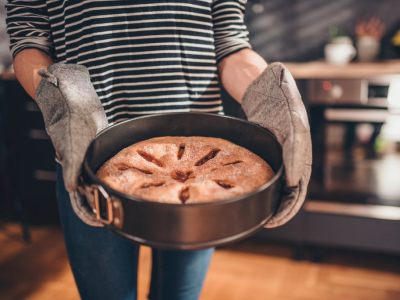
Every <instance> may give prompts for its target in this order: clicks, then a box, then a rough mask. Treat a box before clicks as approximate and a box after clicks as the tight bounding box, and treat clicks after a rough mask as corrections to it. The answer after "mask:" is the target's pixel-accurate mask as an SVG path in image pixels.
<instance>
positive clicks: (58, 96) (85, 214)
mask: <svg viewBox="0 0 400 300" xmlns="http://www.w3.org/2000/svg"><path fill="white" fill-rule="evenodd" d="M39 75H41V76H42V80H41V81H40V83H39V86H38V88H37V90H36V94H35V99H36V102H37V104H38V105H39V108H40V110H41V112H42V114H43V118H44V123H45V127H46V131H47V133H48V135H49V136H50V138H51V141H52V143H53V145H54V148H55V150H56V154H57V159H58V161H59V162H60V164H61V166H62V171H63V178H64V183H65V188H66V190H67V191H68V192H69V193H70V198H71V202H72V207H73V208H74V211H75V213H76V214H77V215H78V217H80V218H81V219H82V220H83V221H84V222H86V223H87V224H89V225H98V222H97V221H95V216H94V214H93V212H92V211H91V209H90V208H89V207H88V206H87V205H85V201H84V199H83V198H82V197H81V195H80V194H79V193H78V192H77V187H78V178H79V175H80V173H81V168H82V163H83V159H84V156H85V153H86V150H87V148H88V147H89V144H90V143H91V142H92V140H93V139H94V137H95V135H96V134H97V133H98V132H99V131H101V130H102V129H104V128H106V127H107V125H108V121H107V117H106V115H105V112H104V109H103V106H102V104H101V102H100V99H99V98H98V96H97V94H96V91H95V90H94V88H93V85H92V83H91V81H90V76H89V72H88V70H87V69H86V67H84V66H82V65H73V64H60V63H57V64H53V65H51V66H50V67H49V68H48V69H41V70H40V71H39Z"/></svg>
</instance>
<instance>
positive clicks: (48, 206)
mask: <svg viewBox="0 0 400 300" xmlns="http://www.w3.org/2000/svg"><path fill="white" fill-rule="evenodd" d="M5 2H6V1H5V0H0V73H1V71H2V70H5V72H4V73H3V75H2V77H1V80H0V151H1V152H0V179H1V181H0V187H1V191H0V197H1V198H0V225H1V226H0V243H1V244H2V245H1V248H2V249H6V250H3V251H1V250H0V295H10V296H9V297H7V299H47V298H48V299H52V298H54V297H56V296H55V295H57V298H58V299H60V300H61V299H64V298H61V296H60V295H64V296H65V299H76V298H77V293H76V289H75V287H74V283H73V279H72V275H71V273H70V271H69V267H68V265H67V261H66V254H65V250H64V248H63V242H62V236H61V233H60V229H59V228H58V227H57V225H54V224H57V218H58V216H57V208H56V202H55V199H54V195H55V188H54V184H55V183H54V173H53V168H54V167H55V164H54V161H53V160H52V157H53V152H52V148H51V144H50V142H49V141H48V140H46V136H45V134H43V129H42V128H41V126H42V125H41V120H40V112H38V111H36V110H35V107H34V106H33V105H32V101H31V100H29V98H28V97H27V96H26V95H25V94H24V92H23V91H22V89H21V87H20V86H19V84H18V83H17V82H16V81H15V78H14V77H13V76H12V74H11V73H10V72H9V70H10V69H9V67H10V65H11V63H12V60H11V57H10V54H9V50H8V36H7V34H6V32H5V22H4V19H5V9H4V4H5ZM399 12H400V1H399V0H380V1H377V0H336V1H326V0H280V1H273V0H249V2H248V3H247V12H246V16H245V21H246V24H247V26H248V29H249V32H250V42H251V44H252V46H253V49H254V50H255V51H257V52H258V53H259V54H260V55H262V56H263V57H264V58H265V59H266V60H267V61H268V62H273V61H282V62H288V64H287V65H288V67H289V69H290V70H291V71H292V72H293V74H294V76H295V78H296V79H297V82H298V85H299V88H300V91H301V93H302V96H303V100H304V101H305V103H306V105H307V108H308V111H309V114H310V121H311V129H312V133H313V141H314V157H315V161H314V169H313V172H314V177H313V179H312V181H311V184H310V194H309V199H308V201H307V203H306V204H305V205H304V208H303V210H302V211H301V212H300V213H299V214H298V216H296V218H294V219H293V220H292V221H291V222H289V223H288V224H287V225H285V226H283V227H281V228H278V229H274V230H263V231H261V232H260V233H259V234H258V235H257V236H256V237H253V238H252V239H250V240H248V241H245V242H241V243H239V244H237V245H233V246H230V247H228V248H224V249H219V250H217V252H216V255H215V257H214V260H213V263H212V265H211V269H210V274H209V276H208V278H207V280H206V284H205V289H204V292H203V295H202V298H201V299H204V300H205V299H207V300H208V299H296V300H300V299H338V298H345V299H400V238H399V237H400V211H399V210H400V208H399V207H400V191H399V188H398V187H400V181H399V180H400V174H399V172H398V171H397V172H396V170H395V169H396V168H397V166H399V167H398V169H399V170H400V164H399V161H400V160H399V159H398V158H399V149H400V147H399V141H396V140H391V141H384V138H382V134H381V133H382V131H383V129H382V128H388V126H386V127H385V126H384V125H385V124H386V123H388V122H387V118H388V117H389V116H391V117H393V116H394V117H396V113H395V112H394V113H393V112H390V109H389V108H388V105H387V98H388V97H389V95H388V93H389V86H390V85H391V84H392V90H394V87H395V84H393V83H392V82H397V83H398V82H400V81H398V77H396V76H397V75H400V51H398V49H396V48H395V47H394V46H393V41H392V38H393V37H394V36H395V35H396V33H397V31H398V30H400V13H399ZM371 17H375V18H377V19H379V20H380V21H381V22H382V23H383V24H384V26H385V30H384V31H383V36H382V38H381V39H380V51H379V53H378V56H377V58H376V59H374V60H373V61H372V62H364V63H361V62H358V57H355V59H354V61H353V62H352V63H350V64H343V65H332V64H326V63H325V62H324V58H325V53H324V49H325V46H326V45H327V44H329V43H332V41H333V39H332V37H333V36H335V37H337V36H349V37H350V38H351V39H352V43H353V44H354V45H355V46H357V45H356V40H357V38H356V34H355V27H356V25H357V22H358V21H359V20H369V19H370V18H371ZM399 45H400V43H399ZM2 66H3V67H2ZM386 70H387V71H386ZM321 74H322V75H321ZM378 75H379V76H378ZM396 80H397V81H396ZM398 85H399V84H398ZM398 85H397V86H398ZM363 88H365V89H366V90H365V91H364V92H365V93H366V95H364V96H363V95H361V94H362V93H363V92H355V91H360V90H362V89H363ZM399 90H400V89H399ZM337 91H340V93H339V95H337V94H333V92H335V93H336V92H337ZM396 95H397V94H396ZM399 95H400V94H399ZM363 97H364V98H365V97H366V98H368V99H369V100H368V101H366V98H365V99H364V98H363ZM399 97H400V96H399ZM224 98H225V99H224V101H225V105H226V112H227V114H233V115H239V116H241V115H242V113H241V112H240V109H239V107H238V105H237V104H235V102H234V101H233V100H232V99H230V97H229V96H228V95H226V94H224ZM382 103H383V104H382ZM395 119H396V118H394V120H395ZM391 120H393V118H391ZM392 123H393V122H392ZM394 124H395V125H394V126H393V124H392V125H391V128H392V130H393V131H395V132H400V126H399V124H400V123H399V122H396V121H394ZM396 124H397V125H396ZM385 145H386V146H385ZM6 146H7V147H8V151H7V156H5V153H6V151H5V147H6ZM389 148H390V149H389ZM10 149H20V150H16V151H10ZM18 151H19V152H18ZM15 157H18V159H15ZM48 157H50V159H48ZM6 159H7V164H9V165H10V166H11V165H12V166H13V168H12V169H13V171H12V172H10V171H9V170H10V168H8V171H7V170H6V169H5V163H3V162H4V161H5V160H6ZM32 174H33V176H32ZM382 182H384V184H383V185H382V184H380V185H379V183H382ZM382 186H383V187H384V192H383V193H382ZM387 195H389V196H387ZM20 224H21V225H22V226H20ZM21 228H22V230H21ZM3 245H4V246H3ZM33 257H35V259H32V258H33ZM32 261H35V262H36V263H33V262H32ZM142 261H143V264H142V265H141V267H140V270H139V282H140V284H139V287H143V288H141V291H140V292H139V295H140V297H144V295H145V291H146V289H147V287H146V284H147V283H148V273H146V272H148V268H149V252H148V250H145V251H143V252H142ZM233 261H234V262H235V263H234V264H233V263H232V262H233ZM233 265H234V266H233ZM239 281H240V282H241V284H238V285H237V287H236V288H234V286H236V283H237V282H239ZM232 282H235V284H232ZM140 297H139V298H140ZM0 298H1V296H0ZM140 299H144V298H140Z"/></svg>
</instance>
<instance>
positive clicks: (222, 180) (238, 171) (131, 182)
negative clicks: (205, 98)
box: [96, 136, 274, 204]
mask: <svg viewBox="0 0 400 300" xmlns="http://www.w3.org/2000/svg"><path fill="white" fill-rule="evenodd" d="M96 176H97V177H98V178H99V179H100V180H101V181H103V182H104V183H106V184H107V185H108V186H110V187H111V188H113V189H115V190H117V191H119V192H121V193H125V194H128V195H134V196H137V197H139V198H142V199H144V200H148V201H154V202H162V203H175V204H182V203H185V204H191V203H201V202H214V201H219V200H223V199H228V198H232V197H235V196H238V195H241V194H245V193H249V192H251V191H253V190H255V189H256V188H258V187H260V186H261V185H263V184H264V183H266V182H268V181H269V180H270V179H271V178H272V177H273V176H274V172H273V170H272V169H271V167H270V166H269V165H268V164H267V163H266V162H265V161H264V160H263V159H262V158H261V157H259V156H258V155H256V154H254V153H253V152H251V151H249V150H247V149H245V148H243V147H240V146H238V145H235V144H233V143H231V142H229V141H227V140H223V139H220V138H211V137H197V136H191V137H180V136H179V137H175V136H173V137H172V136H165V137H157V138H152V139H149V140H145V141H141V142H139V143H136V144H133V145H131V146H129V147H127V148H125V149H123V150H121V151H120V152H119V153H117V154H116V155H115V156H114V157H112V158H111V159H110V160H108V161H107V162H105V163H104V165H103V166H102V167H101V168H100V169H99V171H98V172H97V174H96Z"/></svg>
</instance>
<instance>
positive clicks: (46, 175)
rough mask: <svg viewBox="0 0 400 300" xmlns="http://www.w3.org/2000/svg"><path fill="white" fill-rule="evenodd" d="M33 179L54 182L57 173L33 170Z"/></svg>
mask: <svg viewBox="0 0 400 300" xmlns="http://www.w3.org/2000/svg"><path fill="white" fill-rule="evenodd" d="M33 177H34V178H35V179H37V180H43V181H56V180H57V173H56V172H54V171H45V170H35V171H34V172H33Z"/></svg>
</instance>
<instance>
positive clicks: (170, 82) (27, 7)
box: [6, 0, 250, 124]
mask: <svg viewBox="0 0 400 300" xmlns="http://www.w3.org/2000/svg"><path fill="white" fill-rule="evenodd" d="M245 4H246V0H164V1H156V0H141V1H134V0H123V1H116V0H114V1H105V0H83V1H77V0H8V2H7V5H6V10H7V15H8V16H7V32H8V34H9V35H10V48H11V52H12V55H13V57H15V56H16V55H17V54H18V52H20V51H22V50H24V49H27V48H35V49H39V50H41V51H44V52H45V53H47V54H48V55H50V56H51V57H52V58H53V59H54V60H55V61H58V62H62V63H70V64H81V65H84V66H86V67H87V68H88V69H89V72H90V76H91V80H92V83H93V86H94V88H95V90H96V92H97V94H98V96H99V98H100V100H101V101H102V103H103V106H104V109H105V112H106V114H107V118H108V120H109V122H110V123H111V124H112V123H116V122H119V121H122V120H125V119H129V118H132V117H133V116H135V115H144V114H154V113H163V112H188V111H195V112H215V113H222V112H223V107H222V101H221V95H220V87H219V82H218V74H217V63H218V62H220V61H221V60H222V59H224V58H225V57H227V56H228V55H230V54H232V53H235V52H237V51H239V50H241V49H244V48H250V44H249V42H248V32H247V28H246V26H245V24H244V20H243V19H244V12H245Z"/></svg>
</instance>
